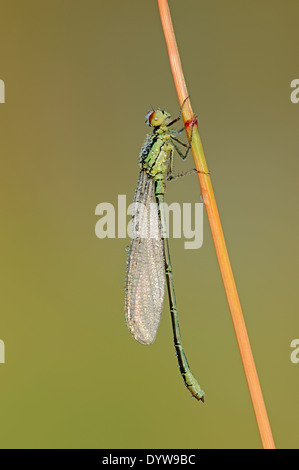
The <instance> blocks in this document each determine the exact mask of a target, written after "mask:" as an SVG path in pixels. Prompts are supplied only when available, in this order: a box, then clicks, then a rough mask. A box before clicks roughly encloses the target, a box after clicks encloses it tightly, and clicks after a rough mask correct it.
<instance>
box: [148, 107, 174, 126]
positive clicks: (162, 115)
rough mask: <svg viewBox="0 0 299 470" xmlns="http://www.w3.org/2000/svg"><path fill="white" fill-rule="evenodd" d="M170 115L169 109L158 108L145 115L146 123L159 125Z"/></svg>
mask: <svg viewBox="0 0 299 470" xmlns="http://www.w3.org/2000/svg"><path fill="white" fill-rule="evenodd" d="M169 117H170V114H169V113H168V112H167V111H164V110H162V109H156V110H152V111H149V112H148V113H147V115H146V116H145V123H146V124H148V125H149V126H151V127H159V126H161V125H162V124H164V122H165V121H166V120H167V119H168V118H169Z"/></svg>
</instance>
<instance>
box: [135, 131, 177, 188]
mask: <svg viewBox="0 0 299 470" xmlns="http://www.w3.org/2000/svg"><path fill="white" fill-rule="evenodd" d="M171 133H172V130H171V129H168V128H167V126H160V127H159V128H158V129H155V130H154V132H153V134H152V135H151V136H150V138H149V140H148V142H147V143H146V144H145V147H144V151H143V153H142V156H141V159H140V166H141V168H142V170H145V171H146V172H147V174H148V176H149V177H151V178H153V179H154V181H155V182H156V193H162V194H164V192H165V182H166V176H167V171H168V166H169V158H170V156H171V152H172V151H173V149H174V147H173V144H172V142H171V137H170V136H171Z"/></svg>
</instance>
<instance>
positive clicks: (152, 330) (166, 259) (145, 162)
mask: <svg viewBox="0 0 299 470" xmlns="http://www.w3.org/2000/svg"><path fill="white" fill-rule="evenodd" d="M181 114H182V108H181V112H180V114H179V116H178V118H176V119H173V120H171V115H170V114H169V113H168V112H166V111H163V110H160V109H157V110H152V111H150V112H149V113H148V114H147V115H146V121H145V122H146V123H147V124H148V125H149V126H151V127H153V132H152V134H151V135H148V136H147V138H146V141H145V143H144V145H143V148H142V150H141V154H140V167H141V171H140V176H139V181H138V185H137V189H136V192H135V198H134V209H133V218H132V229H133V230H132V231H133V234H132V235H133V236H132V242H131V247H130V252H129V257H128V261H127V263H128V266H127V279H126V300H125V310H126V312H125V315H126V323H127V326H128V328H129V330H130V332H131V334H132V335H133V337H134V338H135V339H136V340H137V341H139V342H140V343H142V344H151V343H153V342H154V340H155V338H156V334H157V330H158V327H159V323H160V319H161V314H162V310H163V302H164V291H165V277H166V282H167V288H168V295H169V305H170V313H171V320H172V329H173V338H174V346H175V350H176V354H177V359H178V363H179V368H180V372H181V375H182V377H183V379H184V382H185V385H186V387H187V388H188V389H189V391H190V393H191V394H192V396H193V397H195V398H196V399H197V400H201V401H204V391H203V390H202V389H201V387H200V385H199V383H198V382H197V380H196V379H195V377H194V375H193V374H192V372H191V370H190V367H189V365H188V361H187V358H186V355H185V353H184V349H183V346H182V340H181V334H180V327H179V320H178V312H177V306H176V298H175V291H174V281H173V273H172V267H171V261H170V252H169V245H168V240H167V236H166V219H165V209H164V193H165V187H166V181H167V180H171V179H173V174H172V169H173V156H174V152H175V151H177V153H178V154H179V155H180V156H181V157H182V158H183V159H185V157H186V156H187V154H188V151H189V149H190V147H191V145H187V144H185V143H183V142H181V141H180V140H179V139H178V137H177V136H178V134H180V133H181V132H182V130H183V129H182V130H180V131H176V130H174V129H171V126H172V125H173V124H175V123H176V122H178V121H179V120H180V118H181ZM178 144H182V145H184V146H185V147H186V151H185V153H183V152H182V151H181V150H180V148H179V147H178ZM195 171H196V170H195Z"/></svg>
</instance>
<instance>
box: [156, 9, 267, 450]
mask: <svg viewBox="0 0 299 470" xmlns="http://www.w3.org/2000/svg"><path fill="white" fill-rule="evenodd" d="M158 6H159V11H160V16H161V22H162V27H163V31H164V35H165V40H166V44H167V49H168V54H169V59H170V65H171V69H172V74H173V78H174V82H175V87H176V90H177V95H178V99H179V103H180V106H182V104H183V102H184V100H185V99H186V97H188V91H187V87H186V83H185V79H184V75H183V71H182V66H181V62H180V57H179V52H178V48H177V44H176V40H175V35H174V31H173V26H172V22H171V17H170V12H169V8H168V3H167V0H158ZM183 119H184V123H185V128H186V132H187V135H188V137H189V139H190V136H191V130H192V127H193V134H192V153H193V157H194V161H195V165H196V168H197V170H198V178H199V182H200V187H201V194H202V198H203V202H204V204H205V207H206V211H207V215H208V219H209V223H210V227H211V232H212V237H213V241H214V245H215V250H216V255H217V259H218V263H219V267H220V271H221V276H222V279H223V284H224V289H225V293H226V296H227V300H228V305H229V309H230V313H231V317H232V321H233V325H234V330H235V334H236V337H237V342H238V346H239V350H240V354H241V359H242V363H243V367H244V371H245V375H246V380H247V384H248V388H249V393H250V397H251V401H252V404H253V408H254V412H255V417H256V421H257V425H258V429H259V433H260V437H261V441H262V445H263V447H264V448H266V449H274V448H275V444H274V440H273V437H272V432H271V427H270V423H269V419H268V416H267V411H266V406H265V403H264V399H263V394H262V390H261V387H260V383H259V378H258V375H257V371H256V367H255V363H254V359H253V355H252V351H251V346H250V342H249V338H248V334H247V329H246V325H245V321H244V317H243V313H242V309H241V304H240V300H239V296H238V292H237V287H236V284H235V280H234V276H233V272H232V268H231V264H230V261H229V256H228V252H227V248H226V244H225V239H224V234H223V230H222V226H221V222H220V217H219V213H218V209H217V204H216V200H215V196H214V192H213V188H212V183H211V178H210V175H209V173H208V167H207V163H206V159H205V155H204V150H203V146H202V142H201V138H200V135H199V132H198V126H197V121H196V118H195V116H194V114H193V111H192V108H191V104H190V100H187V102H186V105H184V107H183Z"/></svg>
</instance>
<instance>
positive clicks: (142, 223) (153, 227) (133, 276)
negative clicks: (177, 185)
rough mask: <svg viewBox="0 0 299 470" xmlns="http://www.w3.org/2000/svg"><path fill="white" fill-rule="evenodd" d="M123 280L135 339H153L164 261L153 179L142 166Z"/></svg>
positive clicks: (146, 341) (161, 295)
mask: <svg viewBox="0 0 299 470" xmlns="http://www.w3.org/2000/svg"><path fill="white" fill-rule="evenodd" d="M132 229H133V230H132V232H133V237H132V242H131V249H130V253H129V259H128V268H127V280H126V301H125V307H126V312H125V315H126V323H127V326H128V328H129V330H130V332H131V334H132V335H133V336H134V338H135V339H137V341H139V342H140V343H142V344H151V343H153V342H154V340H155V338H156V334H157V330H158V327H159V323H160V319H161V315H162V310H163V302H164V291H165V262H164V249H163V240H162V238H161V226H160V219H159V212H158V205H157V203H156V198H155V183H154V181H153V179H152V178H149V177H148V175H147V173H146V172H145V171H144V170H142V171H141V172H140V177H139V181H138V186H137V189H136V193H135V198H134V210H133V219H132Z"/></svg>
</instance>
